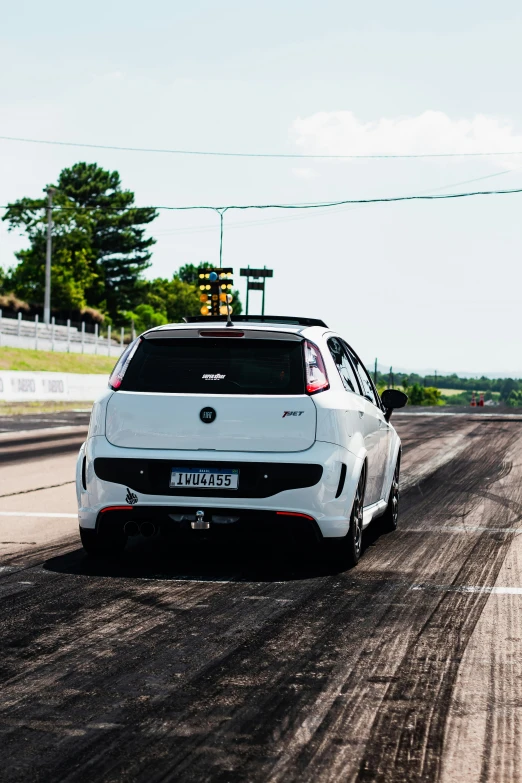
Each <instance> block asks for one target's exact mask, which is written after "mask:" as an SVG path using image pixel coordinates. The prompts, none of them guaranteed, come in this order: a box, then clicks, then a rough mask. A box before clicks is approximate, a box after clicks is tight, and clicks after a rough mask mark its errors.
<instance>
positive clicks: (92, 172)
mask: <svg viewBox="0 0 522 783" xmlns="http://www.w3.org/2000/svg"><path fill="white" fill-rule="evenodd" d="M52 187H54V188H55V189H56V192H55V194H54V209H53V222H54V228H53V268H52V275H53V277H52V286H53V291H52V303H53V305H54V306H58V307H60V308H63V309H72V308H76V307H78V306H79V304H81V303H83V305H84V304H85V303H88V304H89V305H92V306H96V307H99V308H100V309H102V310H105V311H106V312H108V313H109V315H110V316H111V317H112V318H114V317H115V316H117V313H118V311H122V310H126V309H131V308H132V307H134V306H136V305H137V304H138V303H139V298H138V297H139V283H140V279H141V276H142V273H143V272H144V271H145V269H147V268H148V267H149V266H150V264H149V260H150V257H151V250H150V249H151V247H152V245H153V244H154V243H155V239H153V238H152V237H148V238H147V237H145V232H146V226H147V225H148V224H149V223H151V222H152V221H153V220H154V219H155V218H156V217H157V212H156V210H154V209H152V208H150V207H145V208H138V207H135V206H134V193H133V192H132V191H130V190H122V187H121V180H120V175H119V174H118V172H117V171H112V172H111V171H106V170H105V169H103V168H101V167H100V166H98V165H97V164H96V163H76V164H75V165H74V166H72V167H71V168H68V169H63V171H62V172H61V173H60V176H59V177H58V182H57V183H56V185H53V186H52ZM44 190H47V188H44ZM46 204H47V199H46V198H45V197H42V198H36V199H33V198H28V197H27V198H22V199H20V200H18V201H16V202H14V203H12V204H9V205H8V208H7V210H6V213H5V215H4V217H3V218H2V219H3V220H5V221H7V223H8V228H9V231H14V230H20V231H21V233H23V234H25V235H26V236H27V238H28V239H29V243H30V246H29V248H28V249H27V250H21V251H19V252H18V253H16V254H15V255H16V258H17V259H18V262H19V263H18V266H16V267H15V268H14V269H12V270H11V271H10V273H9V274H8V275H7V279H6V280H5V281H4V288H6V289H7V288H8V287H11V288H12V290H13V291H14V292H15V293H16V294H18V295H19V296H21V297H23V298H24V299H29V301H31V303H33V304H41V303H42V302H43V294H44V279H45V275H44V270H45V246H46V239H45V237H46V219H47V218H46V210H45V207H46Z"/></svg>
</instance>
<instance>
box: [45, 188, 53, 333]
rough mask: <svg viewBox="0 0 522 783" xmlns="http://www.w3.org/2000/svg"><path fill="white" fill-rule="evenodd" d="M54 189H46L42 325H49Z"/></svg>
mask: <svg viewBox="0 0 522 783" xmlns="http://www.w3.org/2000/svg"><path fill="white" fill-rule="evenodd" d="M54 193H55V189H54V188H48V189H47V253H46V256H45V294H44V323H45V325H46V326H49V324H50V323H51V256H52V231H53V195H54Z"/></svg>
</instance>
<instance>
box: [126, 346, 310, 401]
mask: <svg viewBox="0 0 522 783" xmlns="http://www.w3.org/2000/svg"><path fill="white" fill-rule="evenodd" d="M120 389H122V391H135V392H158V393H170V394H275V395H277V394H281V395H282V394H304V393H305V380H304V361H303V346H302V343H301V342H296V341H292V342H291V341H289V340H262V339H255V340H248V339H241V338H240V339H234V338H222V339H212V338H207V337H200V338H191V339H183V338H174V339H168V338H166V339H163V338H162V339H157V340H154V339H145V340H142V342H141V344H140V346H139V347H138V349H137V350H136V353H135V354H134V356H133V358H132V360H131V362H130V364H129V367H128V368H127V371H126V373H125V375H124V377H123V380H122V383H121V386H120Z"/></svg>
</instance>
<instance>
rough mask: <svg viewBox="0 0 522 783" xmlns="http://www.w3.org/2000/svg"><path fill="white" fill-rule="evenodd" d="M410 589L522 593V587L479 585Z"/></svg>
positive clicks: (491, 593) (424, 585) (417, 587)
mask: <svg viewBox="0 0 522 783" xmlns="http://www.w3.org/2000/svg"><path fill="white" fill-rule="evenodd" d="M410 590H441V591H443V592H447V593H487V594H488V595H522V587H481V586H480V585H430V584H428V583H425V584H418V585H412V586H411V588H410Z"/></svg>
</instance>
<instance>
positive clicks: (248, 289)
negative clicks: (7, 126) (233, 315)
mask: <svg viewBox="0 0 522 783" xmlns="http://www.w3.org/2000/svg"><path fill="white" fill-rule="evenodd" d="M249 269H250V266H247V271H248V270H249ZM249 282H250V278H249V277H248V276H247V290H246V306H245V309H246V313H245V315H248V292H249V291H250V288H249V285H248V284H249Z"/></svg>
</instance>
